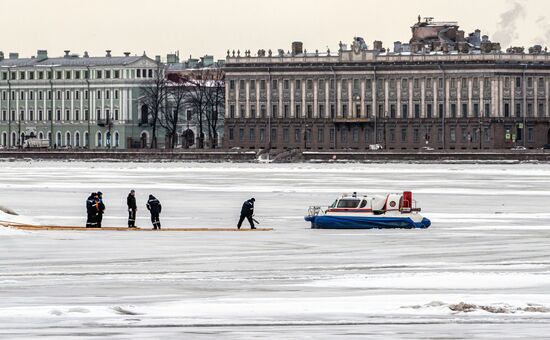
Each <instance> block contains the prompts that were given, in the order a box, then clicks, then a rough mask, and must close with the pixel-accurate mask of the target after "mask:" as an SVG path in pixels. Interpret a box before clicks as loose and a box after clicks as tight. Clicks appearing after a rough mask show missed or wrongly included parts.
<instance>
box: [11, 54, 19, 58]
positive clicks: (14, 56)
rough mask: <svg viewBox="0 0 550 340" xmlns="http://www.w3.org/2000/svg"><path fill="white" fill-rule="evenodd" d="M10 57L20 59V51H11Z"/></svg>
mask: <svg viewBox="0 0 550 340" xmlns="http://www.w3.org/2000/svg"><path fill="white" fill-rule="evenodd" d="M9 56H10V59H19V53H10V55H9Z"/></svg>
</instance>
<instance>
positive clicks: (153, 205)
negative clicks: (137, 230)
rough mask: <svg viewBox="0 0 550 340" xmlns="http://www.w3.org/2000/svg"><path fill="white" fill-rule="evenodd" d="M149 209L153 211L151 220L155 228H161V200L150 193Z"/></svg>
mask: <svg viewBox="0 0 550 340" xmlns="http://www.w3.org/2000/svg"><path fill="white" fill-rule="evenodd" d="M147 210H149V212H151V222H153V229H160V212H161V211H162V206H161V205H160V201H159V200H158V199H157V198H155V196H153V195H149V200H148V201H147Z"/></svg>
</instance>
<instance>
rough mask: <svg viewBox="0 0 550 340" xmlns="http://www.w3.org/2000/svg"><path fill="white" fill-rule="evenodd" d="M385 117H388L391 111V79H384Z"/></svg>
mask: <svg viewBox="0 0 550 340" xmlns="http://www.w3.org/2000/svg"><path fill="white" fill-rule="evenodd" d="M384 97H385V98H384V118H387V117H388V115H389V114H388V113H389V111H390V80H389V79H388V78H386V79H384Z"/></svg>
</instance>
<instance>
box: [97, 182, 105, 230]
mask: <svg viewBox="0 0 550 340" xmlns="http://www.w3.org/2000/svg"><path fill="white" fill-rule="evenodd" d="M104 213H105V204H104V203H103V193H102V192H101V191H98V192H97V220H96V222H97V228H101V222H102V221H103V214H104Z"/></svg>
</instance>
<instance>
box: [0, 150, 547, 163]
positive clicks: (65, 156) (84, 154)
mask: <svg viewBox="0 0 550 340" xmlns="http://www.w3.org/2000/svg"><path fill="white" fill-rule="evenodd" d="M22 160H35V161H50V160H52V161H104V162H127V161H131V162H182V161H190V162H212V163H216V162H239V163H270V162H274V163H303V162H306V163H345V162H361V163H387V162H395V163H402V162H420V163H449V162H451V163H457V162H458V163H491V164H494V163H506V164H510V163H524V162H540V163H550V151H547V150H524V151H511V150H483V151H476V150H474V151H466V150H449V151H441V150H434V151H422V152H419V151H350V150H328V151H323V150H321V151H299V150H292V151H291V150H288V151H287V150H285V151H279V152H278V153H275V152H273V151H272V153H271V154H270V155H269V157H267V154H266V153H265V152H262V151H260V152H258V151H255V150H223V149H218V150H164V149H161V150H116V151H106V150H55V151H47V150H46V151H37V150H30V151H24V150H0V161H3V162H6V161H8V162H9V161H22Z"/></svg>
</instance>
